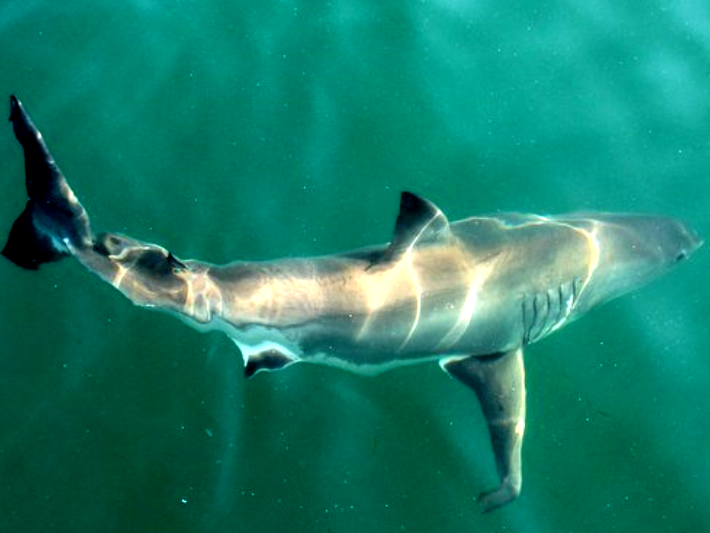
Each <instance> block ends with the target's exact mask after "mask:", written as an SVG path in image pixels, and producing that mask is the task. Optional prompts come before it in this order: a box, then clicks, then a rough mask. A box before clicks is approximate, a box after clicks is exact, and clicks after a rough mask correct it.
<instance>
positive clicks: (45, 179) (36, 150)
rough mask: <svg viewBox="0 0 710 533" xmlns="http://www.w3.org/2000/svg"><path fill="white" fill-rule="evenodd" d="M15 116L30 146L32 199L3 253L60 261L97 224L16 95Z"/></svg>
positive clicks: (23, 261)
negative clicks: (70, 184)
mask: <svg viewBox="0 0 710 533" xmlns="http://www.w3.org/2000/svg"><path fill="white" fill-rule="evenodd" d="M10 122H11V123H12V126H13V129H14V131H15V137H16V138H17V140H18V141H19V142H20V144H21V145H22V148H23V149H24V152H25V176H26V186H27V196H28V200H27V205H26V206H25V210H24V211H23V212H22V214H21V215H20V216H19V217H18V218H17V220H15V223H14V224H13V225H12V230H10V236H9V238H8V241H7V244H6V245H5V248H4V249H3V251H2V255H4V256H5V257H7V258H8V259H9V260H10V261H12V262H13V263H15V264H16V265H18V266H21V267H22V268H27V269H30V270H36V269H37V268H39V265H41V264H43V263H49V262H52V261H58V260H60V259H62V257H65V256H67V255H70V254H71V252H72V249H80V248H84V247H87V246H90V245H91V242H92V236H91V227H90V225H89V217H88V215H87V214H86V211H85V210H84V206H82V205H81V203H79V200H77V198H76V196H75V195H74V193H73V192H72V190H71V188H70V187H69V185H68V184H67V181H66V179H65V178H64V176H63V175H62V171H61V170H59V167H58V166H57V164H56V163H55V162H54V158H53V157H52V154H50V153H49V150H48V149H47V146H46V144H45V143H44V139H42V134H41V133H40V132H39V130H37V128H36V127H35V125H34V124H33V123H32V119H31V118H30V116H29V115H28V114H27V113H26V112H25V110H24V108H23V107H22V104H21V103H20V101H19V100H18V99H17V98H16V97H15V96H14V95H13V96H10Z"/></svg>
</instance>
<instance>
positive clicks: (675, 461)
mask: <svg viewBox="0 0 710 533" xmlns="http://www.w3.org/2000/svg"><path fill="white" fill-rule="evenodd" d="M0 50H2V53H1V54H0V98H3V99H4V98H6V96H7V95H9V94H10V93H11V92H15V93H17V94H18V96H19V97H20V98H22V99H23V101H24V103H25V105H26V107H27V109H28V110H29V111H30V112H31V113H32V115H33V117H34V119H35V121H36V122H37V124H38V126H39V127H40V128H41V129H42V131H43V133H44V135H45V138H46V139H47V141H48V143H49V144H50V147H51V149H52V151H53V152H54V155H55V157H56V158H57V160H58V161H59V163H60V164H61V166H62V168H63V169H64V171H65V173H66V174H67V176H68V178H69V179H70V181H71V183H72V185H73V187H74V189H75V191H76V192H77V194H78V195H79V196H80V198H81V200H82V202H83V203H84V205H85V206H86V208H87V209H88V210H89V212H90V214H91V216H92V221H93V224H94V227H95V228H97V229H107V230H114V231H123V232H126V233H128V234H131V235H133V236H136V237H138V238H142V239H146V240H151V241H154V242H159V243H161V244H164V245H166V246H168V247H169V248H171V249H172V250H174V252H175V253H176V254H177V255H178V256H180V257H198V258H201V259H205V260H210V261H214V262H222V261H229V260H231V259H236V258H243V259H260V258H272V257H279V256H296V255H306V254H319V253H328V252H333V251H337V250H342V249H347V248H352V247H355V246H361V245H365V244H370V243H375V242H384V241H387V240H388V239H389V236H390V231H391V228H392V226H393V223H394V218H395V215H396V206H397V201H398V191H400V190H402V189H408V190H413V191H416V192H418V193H420V194H422V195H424V196H427V197H429V198H431V199H432V200H433V201H435V202H436V203H437V204H438V205H439V206H440V207H441V208H442V209H443V210H444V211H445V212H446V213H447V214H448V216H449V217H450V218H451V219H456V218H462V217H465V216H469V215H472V214H476V213H482V212H494V211H496V210H519V211H531V212H543V213H545V212H564V211H572V210H588V209H598V210H620V211H650V212H660V213H665V214H669V215H675V216H679V217H681V218H683V219H685V220H686V221H688V222H689V223H691V225H693V226H694V227H696V228H697V229H698V231H699V232H700V233H701V234H704V235H705V237H706V238H707V236H708V235H710V224H709V223H708V213H710V178H709V177H708V168H709V167H710V143H709V139H710V135H709V133H710V131H709V130H710V80H709V74H710V4H708V3H707V2H701V1H699V0H697V1H692V0H684V1H680V2H670V3H669V2H662V1H659V0H650V1H647V2H633V1H611V0H609V1H601V0H597V1H594V0H592V1H587V2H582V1H575V0H569V1H567V2H564V1H553V2H540V1H525V2H523V1H513V2H501V1H486V0H475V1H473V0H472V1H454V0H448V1H447V0H436V1H413V2H393V1H388V0H386V1H378V2H367V1H357V0H350V1H333V2H322V1H312V2H289V1H283V2H276V1H271V0H264V1H259V2H251V1H250V2H246V1H242V2H238V1H235V2H227V1H224V0H222V1H213V0H203V1H201V2H197V1H190V0H185V1H180V0H173V1H167V0H166V1H159V0H141V1H126V2H108V1H104V0H93V1H91V2H89V1H83V2H79V1H66V2H50V1H42V0H5V1H4V2H3V3H2V4H0ZM3 101H4V100H3ZM3 105H4V104H3ZM22 181H23V163H22V159H21V151H20V148H19V146H18V145H17V144H16V142H15V140H14V138H13V136H12V132H11V129H10V127H9V125H7V126H5V127H3V128H0V235H6V234H7V231H8V230H9V228H10V226H11V224H12V221H13V220H14V218H15V216H16V215H17V214H18V213H19V212H20V211H21V209H22V207H23V204H24V190H23V188H22V187H23V184H22ZM3 238H4V237H3ZM707 265H708V259H707V250H701V252H700V253H699V254H698V256H697V257H695V258H693V260H692V261H691V262H690V263H688V264H687V265H683V267H682V268H679V269H678V270H677V271H675V272H673V273H672V274H670V275H669V276H667V277H666V278H664V279H662V280H659V281H658V282H657V283H655V284H654V285H652V286H650V287H647V288H645V289H643V290H641V291H639V292H637V293H635V294H634V295H632V296H627V297H625V298H623V299H621V300H618V301H615V302H613V303H611V304H609V305H607V306H606V307H604V308H602V309H599V310H597V311H596V312H595V313H593V314H591V315H590V316H588V317H587V318H585V319H584V320H582V321H580V322H577V323H575V324H573V325H571V326H570V327H568V328H566V329H564V330H563V331H561V332H559V333H557V334H556V335H554V336H553V337H551V338H550V339H548V340H546V341H544V342H543V343H540V344H538V345H535V346H532V347H530V348H529V349H528V351H527V358H526V360H527V381H528V401H529V403H528V413H529V414H528V426H527V427H528V430H527V438H526V442H525V447H524V470H525V482H524V488H523V494H522V496H521V497H520V499H519V500H518V501H517V502H516V503H514V504H513V505H511V506H509V507H507V508H505V509H502V510H500V511H498V512H495V513H493V514H490V515H486V516H481V515H479V514H478V511H477V509H476V507H475V504H474V502H473V497H474V495H475V494H476V493H477V492H478V491H480V490H481V489H483V488H487V487H490V486H492V485H493V484H494V483H495V481H496V476H495V469H494V465H493V458H492V455H491V452H490V446H489V443H488V440H487V435H486V430H485V427H484V425H483V421H482V419H481V416H480V413H479V411H478V406H477V405H476V402H475V399H474V398H473V396H472V395H471V393H470V392H469V391H467V390H465V389H464V388H463V387H460V386H459V385H458V384H456V383H454V382H453V381H452V380H451V379H449V378H448V377H447V376H446V375H444V374H443V373H442V372H440V371H439V369H438V368H437V367H436V365H424V366H419V367H411V368H407V369H402V370H398V371H394V372H391V373H388V374H385V375H382V376H380V377H376V378H363V377H359V376H354V375H350V374H347V373H344V372H340V371H336V370H333V369H328V368H319V367H314V366H306V365H304V366H302V367H295V368H291V369H288V370H286V371H283V372H280V373H275V374H271V375H259V376H257V377H256V378H255V379H253V380H250V381H249V382H246V381H245V380H244V379H243V377H242V374H241V373H242V366H241V365H242V363H241V358H240V356H239V354H238V353H237V352H236V350H235V349H234V347H233V346H232V345H231V343H230V342H229V341H228V340H227V339H226V338H225V337H223V336H221V335H220V334H217V333H214V334H208V335H203V334H200V333H197V332H195V331H193V330H191V329H189V328H187V327H185V326H184V325H183V324H181V323H180V322H179V321H176V320H175V319H174V318H172V317H169V316H165V315H161V314H159V313H151V312H149V311H146V310H142V309H138V308H135V307H133V306H132V305H131V304H130V303H129V302H128V301H127V300H125V299H124V298H123V297H122V296H121V295H119V294H118V293H117V292H115V291H113V290H112V289H111V288H110V287H109V286H108V285H106V284H103V283H101V282H100V281H99V280H98V279H97V278H96V277H94V276H92V275H91V274H88V273H86V272H85V271H83V269H82V268H80V267H79V266H78V265H77V264H76V263H75V262H72V261H67V262H64V263H61V264H57V265H50V266H48V267H45V268H43V269H42V270H41V271H40V272H39V273H28V272H24V271H20V270H19V269H17V268H15V267H14V266H13V265H11V264H10V263H9V262H7V261H4V260H3V261H2V262H0V280H1V284H2V293H1V294H2V296H1V299H0V324H1V325H0V428H1V429H0V532H2V533H5V532H23V533H28V532H43V533H45V532H55V531H56V532H95V531H106V532H125V531H132V532H157V531H160V532H163V531H165V532H191V533H194V532H220V533H222V532H249V533H258V532H279V531H288V532H328V533H330V532H333V533H339V532H370V531H372V532H395V531H396V532H399V531H407V532H427V533H429V532H461V531H471V532H489V531H516V532H545V533H547V532H571V533H572V532H573V533H585V532H620V533H626V532H629V531H654V532H674V533H677V532H691V531H692V532H696V531H703V530H707V529H710V511H708V510H707V509H708V508H707V501H708V500H709V499H710V484H709V483H708V479H710V455H709V453H708V450H707V440H708V435H710V395H709V394H708V384H709V383H710V362H709V361H710V359H709V358H708V353H709V352H710V340H708V339H709V338H710V337H709V335H708V318H707V317H708V316H709V314H710V303H708V302H709V301H710V284H709V283H708V281H707V269H708V267H707Z"/></svg>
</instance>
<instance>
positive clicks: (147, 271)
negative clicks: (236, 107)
mask: <svg viewBox="0 0 710 533" xmlns="http://www.w3.org/2000/svg"><path fill="white" fill-rule="evenodd" d="M10 103H11V113H10V121H11V122H12V125H13V128H14V132H15V135H16V137H17V139H18V141H19V142H20V144H21V145H22V147H23V149H24V154H25V167H26V186H27V193H28V202H27V206H26V208H25V210H24V211H23V213H22V214H21V215H20V216H19V217H18V219H17V220H16V221H15V223H14V224H13V226H12V229H11V231H10V236H9V239H8V242H7V244H6V246H5V248H4V250H3V252H2V253H3V255H5V256H6V257H7V258H8V259H10V260H11V261H13V262H14V263H16V264H17V265H19V266H21V267H23V268H26V269H37V268H38V267H39V266H40V265H41V264H43V263H48V262H52V261H57V260H60V259H62V258H64V257H68V256H73V257H74V258H75V259H77V260H78V261H79V262H80V263H81V264H83V265H84V266H85V267H86V268H87V269H89V270H90V271H92V272H94V273H96V274H97V275H98V276H99V277H101V278H102V279H104V280H105V281H107V282H108V283H110V284H111V285H113V286H114V287H115V288H116V289H118V290H119V291H121V292H122V293H123V294H124V295H125V296H127V297H128V298H129V299H130V300H131V301H132V302H133V303H134V304H136V305H140V306H144V307H148V308H154V309H158V310H162V311H167V312H171V313H173V314H175V315H178V316H179V317H181V318H183V319H184V320H185V321H187V322H188V323H189V324H191V325H192V326H194V327H196V328H198V329H200V330H210V329H219V330H222V331H224V332H225V333H226V334H227V335H228V336H229V337H230V338H231V339H232V340H233V341H234V342H235V344H236V345H237V346H238V348H239V350H240V351H241V353H242V356H243V358H244V370H245V375H246V376H247V377H251V376H253V375H254V374H256V373H258V372H265V371H275V370H278V369H282V368H284V367H286V366H288V365H291V364H294V363H297V362H311V363H320V364H326V365H331V366H335V367H339V368H344V369H347V370H350V371H354V372H359V373H369V374H373V373H377V372H382V371H384V370H387V369H390V368H395V367H397V366H402V365H407V364H414V363H422V362H427V361H438V362H439V364H440V366H441V368H443V369H444V370H445V371H446V372H447V373H448V374H449V375H451V376H452V377H454V378H456V380H458V381H460V382H461V383H463V384H464V385H466V386H467V387H469V388H470V389H472V390H473V391H474V393H475V395H476V397H477V399H478V401H479V403H480V405H481V409H482V412H483V415H484V417H485V419H486V422H487V425H488V428H489V433H490V440H491V445H492V448H493V452H494V457H495V461H496V466H497V470H498V474H499V476H500V486H499V487H497V488H495V489H493V490H490V491H488V492H485V493H483V494H481V495H480V496H479V497H478V503H479V505H480V507H481V510H482V511H484V512H487V511H491V510H493V509H496V508H498V507H501V506H503V505H505V504H507V503H509V502H511V501H513V500H514V499H515V498H516V497H517V496H518V494H519V493H520V489H521V485H522V466H521V450H522V442H523V435H524V431H525V370H524V363H523V350H524V348H525V346H527V345H528V344H532V343H534V342H537V341H539V340H541V339H543V338H545V337H546V336H547V335H549V334H551V333H553V332H554V331H557V330H558V329H560V328H561V327H563V326H564V325H566V324H568V323H570V322H572V321H574V320H576V319H577V318H579V317H580V316H582V315H584V314H585V313H587V312H588V311H590V310H591V309H592V308H594V307H596V306H598V305H600V304H602V303H604V302H606V301H609V300H610V299H612V298H615V297H617V296H620V295H622V294H625V293H627V292H629V291H631V290H633V289H635V288H637V287H640V286H641V285H644V284H645V283H647V282H649V281H651V280H652V279H654V278H656V277H658V276H660V275H661V274H663V273H665V272H666V271H668V270H670V269H671V268H672V267H674V266H675V265H676V264H678V263H680V262H682V261H683V260H685V259H687V258H688V257H690V255H692V254H693V252H695V251H696V250H697V248H698V247H699V246H700V245H701V240H700V239H699V238H698V236H697V235H696V234H695V233H694V232H693V231H692V230H690V229H688V228H687V227H686V226H685V225H683V224H682V223H681V222H679V221H677V220H675V219H672V218H668V217H662V216H648V215H633V214H614V213H579V214H571V215H561V216H538V215H523V214H514V213H513V214H498V215H496V216H494V217H472V218H468V219H465V220H460V221H457V222H449V221H448V220H447V218H446V216H445V215H444V213H443V212H442V211H441V210H440V209H439V208H438V207H436V206H435V205H434V204H432V203H431V202H429V201H428V200H425V199H424V198H421V197H419V196H416V195H414V194H412V193H408V192H404V193H402V195H401V199H400V208H399V214H398V217H397V220H396V223H395V228H394V233H393V237H392V240H391V242H390V243H389V244H385V245H381V246H372V247H368V248H362V249H359V250H354V251H350V252H344V253H337V254H333V255H326V256H320V257H304V258H285V259H276V260H273V261H263V262H248V261H237V262H233V263H230V264H227V265H215V264H211V263H207V262H204V261H197V260H185V259H179V258H177V257H176V256H175V255H173V254H172V253H171V252H169V251H168V250H166V249H165V248H163V247H161V246H159V245H157V244H153V243H148V242H143V241H139V240H137V239H133V238H130V237H127V236H124V235H120V234H117V233H101V234H95V233H94V232H93V231H92V229H91V226H90V221H89V217H88V215H87V213H86V211H85V210H84V208H83V206H82V205H81V203H80V202H79V200H78V199H77V197H76V196H75V195H74V193H73V192H72V190H71V188H70V187H69V185H68V183H67V181H66V179H65V178H64V176H63V174H62V173H61V171H60V170H59V167H58V166H57V165H56V163H55V162H54V159H53V158H52V156H51V154H50V152H49V150H48V149H47V147H46V144H45V143H44V140H43V138H42V136H41V134H40V133H39V131H38V130H37V128H36V127H35V126H34V124H33V123H32V120H31V119H30V117H29V115H28V114H27V113H26V112H25V110H24V109H23V107H22V104H21V103H20V102H19V100H18V99H17V98H15V97H14V96H12V97H11V99H10Z"/></svg>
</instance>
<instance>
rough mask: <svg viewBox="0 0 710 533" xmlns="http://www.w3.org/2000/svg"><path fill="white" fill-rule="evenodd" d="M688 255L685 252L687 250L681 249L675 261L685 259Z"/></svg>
mask: <svg viewBox="0 0 710 533" xmlns="http://www.w3.org/2000/svg"><path fill="white" fill-rule="evenodd" d="M687 257H688V254H686V253H685V251H681V252H679V253H678V255H676V256H675V261H676V263H678V262H680V261H683V260H684V259H685V258H687Z"/></svg>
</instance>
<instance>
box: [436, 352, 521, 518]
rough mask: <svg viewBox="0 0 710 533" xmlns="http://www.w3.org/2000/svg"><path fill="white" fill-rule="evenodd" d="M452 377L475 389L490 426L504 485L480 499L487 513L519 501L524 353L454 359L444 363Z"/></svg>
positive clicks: (494, 450) (499, 472) (479, 501)
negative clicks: (517, 499) (516, 500)
mask: <svg viewBox="0 0 710 533" xmlns="http://www.w3.org/2000/svg"><path fill="white" fill-rule="evenodd" d="M442 368H443V369H444V370H446V372H448V373H449V374H450V375H452V376H453V377H455V378H456V379H458V380H459V381H461V382H462V383H463V384H464V385H466V386H467V387H469V388H471V389H473V391H474V392H475V393H476V396H477V397H478V401H479V402H480V404H481V409H482V411H483V415H484V416H485V418H486V422H487V424H488V430H489V432H490V437H491V444H492V446H493V454H494V456H495V461H496V466H497V468H498V475H499V476H500V482H501V483H500V486H499V487H498V488H497V489H494V490H491V491H488V492H484V493H482V494H481V495H479V497H478V503H479V505H480V507H481V510H482V511H483V512H484V513H486V512H488V511H492V510H493V509H496V508H498V507H501V506H503V505H505V504H507V503H510V502H511V501H513V500H514V499H515V498H517V496H518V494H519V493H520V487H521V485H522V482H523V475H522V464H521V450H522V446H523V433H524V431H525V369H524V366H523V350H522V348H518V349H516V350H512V351H510V352H503V353H498V354H493V355H490V356H487V357H473V356H471V357H466V358H464V359H450V360H448V361H445V362H444V363H443V364H442Z"/></svg>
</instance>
